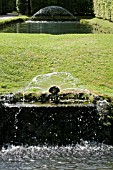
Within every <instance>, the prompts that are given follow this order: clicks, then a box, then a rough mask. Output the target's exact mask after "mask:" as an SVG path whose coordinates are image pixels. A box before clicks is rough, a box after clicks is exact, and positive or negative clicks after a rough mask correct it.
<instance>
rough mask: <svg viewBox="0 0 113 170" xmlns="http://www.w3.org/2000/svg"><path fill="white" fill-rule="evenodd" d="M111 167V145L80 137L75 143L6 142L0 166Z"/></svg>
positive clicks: (13, 169) (30, 169)
mask: <svg viewBox="0 0 113 170" xmlns="http://www.w3.org/2000/svg"><path fill="white" fill-rule="evenodd" d="M7 169H8V170H37V169H39V170H42V169H46V170H57V169H58V170H105V169H108V170H112V169H113V146H108V145H105V144H95V143H87V142H86V141H82V143H81V144H76V145H75V146H73V145H71V146H65V147H64V146H61V147H58V146H49V147H47V146H46V145H45V146H29V147H27V146H26V147H23V146H9V148H7V149H5V148H2V150H1V151H0V170H7Z"/></svg>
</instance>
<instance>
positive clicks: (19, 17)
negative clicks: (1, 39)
mask: <svg viewBox="0 0 113 170" xmlns="http://www.w3.org/2000/svg"><path fill="white" fill-rule="evenodd" d="M27 19H28V17H27V16H25V15H19V16H15V17H13V18H10V17H9V18H7V19H6V18H5V19H4V18H3V19H0V26H1V25H3V24H8V23H10V22H17V21H25V20H27Z"/></svg>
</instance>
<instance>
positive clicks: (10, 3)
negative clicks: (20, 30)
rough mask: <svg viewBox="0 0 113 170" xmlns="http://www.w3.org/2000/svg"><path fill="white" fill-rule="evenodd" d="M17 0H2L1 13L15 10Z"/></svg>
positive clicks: (0, 0) (0, 1)
mask: <svg viewBox="0 0 113 170" xmlns="http://www.w3.org/2000/svg"><path fill="white" fill-rule="evenodd" d="M15 4H16V0H0V14H6V13H8V12H12V11H13V10H15Z"/></svg>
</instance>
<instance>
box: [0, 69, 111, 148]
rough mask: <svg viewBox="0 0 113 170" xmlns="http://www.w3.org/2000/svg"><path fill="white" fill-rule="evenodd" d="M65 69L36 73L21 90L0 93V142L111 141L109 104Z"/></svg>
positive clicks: (24, 143) (32, 143) (28, 143)
mask: <svg viewBox="0 0 113 170" xmlns="http://www.w3.org/2000/svg"><path fill="white" fill-rule="evenodd" d="M81 87H82V86H80V85H79V81H78V79H77V78H74V77H73V76H72V75H71V74H70V73H67V72H53V73H48V74H44V75H38V76H36V77H34V78H33V79H32V81H31V82H30V83H29V84H28V85H27V86H26V88H24V89H23V90H21V91H19V92H16V93H14V94H13V93H12V94H7V95H1V96H0V117H1V119H0V125H1V126H0V136H1V139H0V145H1V146H2V145H3V144H4V143H12V144H15V145H20V144H22V145H26V144H27V145H39V144H41V145H43V144H47V145H59V146H61V145H68V144H73V145H76V143H77V142H80V140H81V139H83V140H88V141H89V140H90V141H92V140H95V141H98V142H105V143H107V144H113V137H112V131H113V121H112V120H113V119H112V117H113V107H112V104H111V103H110V101H108V99H107V98H106V99H105V98H104V97H103V96H98V95H95V94H93V93H92V92H90V91H88V90H86V89H84V88H83V87H82V88H81Z"/></svg>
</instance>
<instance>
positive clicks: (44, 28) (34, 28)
mask: <svg viewBox="0 0 113 170" xmlns="http://www.w3.org/2000/svg"><path fill="white" fill-rule="evenodd" d="M0 32H5V33H48V34H68V33H69V34H71V33H90V32H91V28H90V27H89V26H86V25H84V24H80V23H77V22H28V23H16V24H12V25H10V26H7V27H6V26H3V27H2V28H1V30H0Z"/></svg>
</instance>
